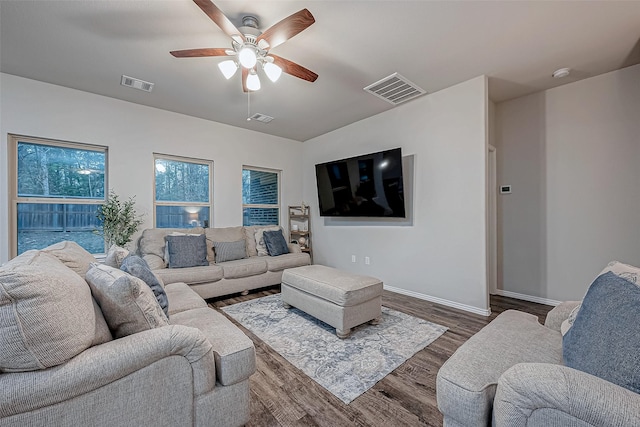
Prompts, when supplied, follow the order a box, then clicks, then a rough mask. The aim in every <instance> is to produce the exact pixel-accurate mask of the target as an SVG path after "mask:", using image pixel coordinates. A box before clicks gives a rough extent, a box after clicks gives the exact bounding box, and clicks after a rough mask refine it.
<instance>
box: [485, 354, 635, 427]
mask: <svg viewBox="0 0 640 427" xmlns="http://www.w3.org/2000/svg"><path fill="white" fill-rule="evenodd" d="M493 408H494V417H495V423H496V426H497V427H500V426H524V425H526V426H549V425H583V424H584V425H592V426H603V427H604V426H632V425H636V426H637V425H640V395H639V394H636V393H634V392H632V391H630V390H627V389H625V388H623V387H620V386H618V385H615V384H613V383H610V382H608V381H605V380H603V379H601V378H598V377H595V376H593V375H590V374H587V373H585V372H581V371H578V370H575V369H572V368H568V367H566V366H562V365H552V364H544V363H520V364H517V365H514V366H513V367H512V368H510V369H509V370H508V371H506V372H505V373H504V374H503V375H502V376H501V377H500V380H499V381H498V388H497V391H496V397H495V400H494V404H493ZM577 421H578V422H577ZM579 421H582V423H580V422H579Z"/></svg>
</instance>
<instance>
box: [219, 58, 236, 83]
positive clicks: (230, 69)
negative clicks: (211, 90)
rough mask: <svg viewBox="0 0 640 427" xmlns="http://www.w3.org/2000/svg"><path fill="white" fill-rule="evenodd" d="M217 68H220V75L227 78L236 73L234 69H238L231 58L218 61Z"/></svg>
mask: <svg viewBox="0 0 640 427" xmlns="http://www.w3.org/2000/svg"><path fill="white" fill-rule="evenodd" d="M218 68H220V71H221V72H222V75H223V76H224V77H225V78H226V79H227V80H229V79H230V78H231V77H232V76H233V75H234V74H235V73H236V70H237V69H238V64H236V62H235V61H232V60H231V59H229V60H227V61H222V62H221V63H219V64H218Z"/></svg>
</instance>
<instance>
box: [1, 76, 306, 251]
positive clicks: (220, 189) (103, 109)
mask: <svg viewBox="0 0 640 427" xmlns="http://www.w3.org/2000/svg"><path fill="white" fill-rule="evenodd" d="M7 133H14V134H19V135H27V136H35V137H43V138H52V139H59V140H64V141H72V142H83V143H89V144H97V145H105V146H108V147H109V186H110V187H111V188H113V189H115V191H116V192H117V193H119V194H120V195H121V196H122V198H127V197H129V196H133V195H135V196H136V202H137V208H138V210H139V211H140V212H142V213H145V214H146V215H145V219H146V221H145V224H143V226H142V228H147V227H151V226H152V221H153V194H152V188H153V158H152V153H153V152H159V153H163V154H173V155H181V156H187V157H195V158H202V159H209V160H213V161H214V189H213V192H214V209H213V226H216V227H227V226H236V225H241V224H242V192H241V190H242V172H241V171H242V166H243V165H249V166H260V167H265V168H273V169H278V170H282V171H283V172H282V184H281V202H282V206H283V207H284V209H282V211H281V224H283V225H285V224H287V220H286V216H287V209H286V206H287V205H290V204H299V202H300V200H301V198H302V184H301V170H302V169H301V165H300V159H301V158H302V144H301V143H300V142H297V141H293V140H289V139H284V138H279V137H274V136H270V135H265V134H262V133H257V132H253V131H248V130H244V129H240V128H236V127H232V126H227V125H223V124H220V123H216V122H211V121H207V120H203V119H198V118H194V117H189V116H185V115H181V114H176V113H172V112H168V111H164V110H158V109H155V108H150V107H146V106H141V105H137V104H133V103H129V102H124V101H120V100H116V99H113V98H107V97H104V96H99V95H94V94H90V93H87V92H81V91H77V90H73V89H68V88H65V87H61V86H54V85H50V84H47V83H42V82H38V81H34V80H28V79H24V78H20V77H15V76H12V75H8V74H0V170H1V171H0V263H2V262H5V261H7V259H8V254H9V248H8V237H7V236H8V209H9V207H8V174H7Z"/></svg>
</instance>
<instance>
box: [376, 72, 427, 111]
mask: <svg viewBox="0 0 640 427" xmlns="http://www.w3.org/2000/svg"><path fill="white" fill-rule="evenodd" d="M364 90H366V91H367V92H369V93H371V94H373V95H375V96H377V97H378V98H381V99H384V100H385V101H387V102H389V103H391V104H393V105H398V104H401V103H403V102H405V101H409V100H410V99H413V98H415V97H417V96H420V95H423V94H425V93H427V91H426V90H424V89H422V88H420V87H418V86H417V85H416V84H414V83H413V82H411V81H409V80H408V79H407V78H405V77H404V76H402V75H400V74H399V73H393V74H391V75H390V76H389V77H385V78H384V79H382V80H378V81H377V82H375V83H373V84H370V85H369V86H367V87H365V88H364Z"/></svg>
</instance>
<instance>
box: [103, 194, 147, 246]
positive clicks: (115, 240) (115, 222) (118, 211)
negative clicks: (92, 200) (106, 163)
mask: <svg viewBox="0 0 640 427" xmlns="http://www.w3.org/2000/svg"><path fill="white" fill-rule="evenodd" d="M96 216H97V217H98V220H99V221H100V222H102V235H103V236H104V240H105V242H106V243H107V247H110V246H111V245H113V244H115V245H118V246H121V247H124V246H125V245H126V244H127V243H129V242H130V241H131V236H133V234H134V233H135V232H136V231H138V227H140V224H142V222H143V221H142V215H137V214H136V210H135V201H134V197H129V199H128V200H126V201H124V202H121V201H120V198H119V197H118V195H117V194H116V193H115V192H114V191H113V190H110V191H109V198H108V199H107V201H106V202H105V203H104V204H103V205H102V206H100V208H98V212H97V215H96Z"/></svg>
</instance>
